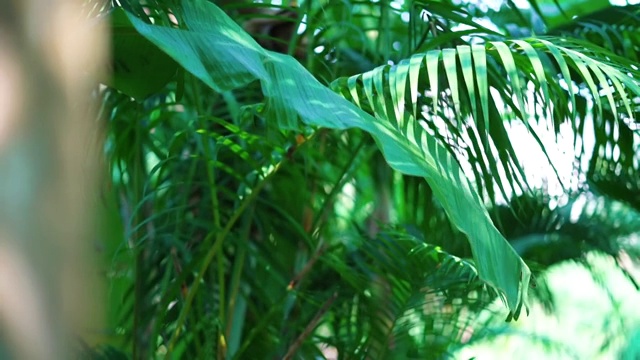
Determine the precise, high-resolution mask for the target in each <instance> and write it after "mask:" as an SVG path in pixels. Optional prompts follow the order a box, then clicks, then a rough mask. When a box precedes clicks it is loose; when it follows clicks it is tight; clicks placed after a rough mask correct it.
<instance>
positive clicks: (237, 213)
mask: <svg viewBox="0 0 640 360" xmlns="http://www.w3.org/2000/svg"><path fill="white" fill-rule="evenodd" d="M282 164H283V162H280V163H278V164H277V165H276V167H275V169H274V170H273V171H272V172H271V173H269V174H268V175H267V176H266V177H265V178H264V179H263V180H262V181H261V182H259V183H258V184H257V185H256V187H255V188H254V189H252V191H251V193H250V194H249V195H248V196H246V197H245V198H244V200H243V201H242V202H241V203H240V206H238V208H237V209H236V211H235V212H234V213H233V215H232V216H231V218H230V219H229V221H228V222H227V225H226V226H225V227H224V229H222V231H221V232H219V233H218V234H217V236H216V233H215V232H210V233H209V234H208V235H207V237H206V238H205V239H204V241H203V246H206V244H208V243H209V242H211V240H212V239H213V238H214V236H215V238H216V240H215V242H214V243H213V245H212V246H211V247H210V248H209V251H208V252H207V255H206V256H205V258H204V261H203V262H202V266H201V267H200V271H199V272H198V275H197V276H196V278H195V280H194V281H193V286H192V287H191V289H189V292H188V293H187V298H186V299H185V303H184V307H183V308H182V311H181V312H180V316H179V318H178V321H177V325H176V330H175V331H174V333H173V336H172V337H171V340H170V341H169V346H168V347H167V355H166V356H165V358H166V359H170V358H171V353H172V352H173V349H174V347H175V345H176V342H177V340H178V337H179V336H180V332H181V329H182V327H183V326H184V322H185V320H186V318H187V314H188V313H189V310H190V309H191V304H192V303H193V299H194V298H195V295H196V293H197V292H198V288H199V286H200V283H201V282H202V278H203V276H204V273H205V272H206V271H207V269H208V268H209V265H211V261H213V258H214V256H216V254H217V253H218V251H219V250H220V248H221V247H222V244H223V243H224V240H225V238H226V237H227V235H229V232H231V228H232V227H233V226H234V225H235V223H236V222H237V221H238V219H239V218H240V216H242V214H243V213H244V211H245V209H246V208H247V206H249V204H251V203H252V202H253V201H254V200H255V199H256V198H257V197H258V195H259V194H260V191H261V190H262V189H263V188H264V186H265V185H266V184H267V182H268V181H269V180H270V179H271V177H272V176H273V175H274V174H276V173H277V172H278V169H279V168H280V166H281V165H282Z"/></svg>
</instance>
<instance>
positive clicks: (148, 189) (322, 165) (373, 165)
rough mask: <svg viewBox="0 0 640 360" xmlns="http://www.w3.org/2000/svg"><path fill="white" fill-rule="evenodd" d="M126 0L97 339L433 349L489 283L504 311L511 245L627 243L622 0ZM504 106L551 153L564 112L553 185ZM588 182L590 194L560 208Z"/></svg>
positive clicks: (512, 294)
mask: <svg viewBox="0 0 640 360" xmlns="http://www.w3.org/2000/svg"><path fill="white" fill-rule="evenodd" d="M120 3H121V7H120V6H116V7H115V8H113V9H111V10H110V15H111V19H112V29H113V48H114V54H113V58H114V59H113V64H114V65H113V71H114V73H113V79H112V81H111V82H108V83H109V84H110V85H111V86H113V87H112V88H108V89H106V90H104V91H103V92H102V95H103V97H102V101H103V108H104V109H105V112H104V113H105V117H106V118H108V138H107V142H106V147H105V149H106V153H107V155H108V156H109V158H110V163H111V175H112V181H113V184H112V185H113V191H111V194H112V195H113V196H114V197H116V198H117V202H118V204H119V207H120V209H119V213H120V215H121V217H122V221H123V224H124V232H125V236H126V242H120V243H115V242H114V243H112V244H111V245H110V246H109V256H110V259H112V262H111V264H110V269H109V270H110V271H109V274H110V276H111V278H110V280H111V282H112V284H111V285H112V290H111V299H115V298H118V299H119V300H120V301H116V302H114V303H111V304H110V309H109V310H110V324H109V325H110V326H111V327H113V328H112V331H113V332H112V334H111V335H112V336H111V337H110V339H112V341H110V344H111V345H113V346H114V348H111V347H109V346H107V347H101V348H99V349H98V350H95V353H96V354H99V355H100V356H103V357H104V356H106V357H109V356H110V355H109V354H116V353H117V354H119V352H117V351H115V349H126V351H130V354H131V356H132V357H133V358H153V357H166V358H227V359H241V358H247V357H253V356H256V355H255V354H260V358H282V357H284V358H314V357H322V356H327V355H326V354H328V353H329V352H331V351H337V352H338V354H339V356H340V358H402V359H406V358H434V359H435V358H444V357H446V356H447V355H448V354H449V353H450V352H451V351H452V350H453V349H455V348H456V347H458V346H460V344H462V343H465V342H467V341H469V338H468V337H469V336H470V335H469V334H470V333H473V332H474V330H476V332H477V330H478V329H474V326H478V325H477V323H476V322H473V321H472V320H473V319H474V318H475V317H476V316H477V314H478V313H479V312H480V310H481V309H484V308H486V306H487V305H488V304H489V303H490V302H492V301H493V300H494V299H501V300H503V301H504V302H506V305H507V307H508V316H507V317H508V319H511V318H516V319H517V318H518V316H519V314H520V312H521V310H522V305H524V304H525V303H526V301H527V300H528V297H527V289H528V287H529V276H530V271H529V268H528V267H527V265H526V264H525V262H524V261H523V259H522V258H524V259H526V260H528V261H530V264H533V265H535V269H536V270H543V269H544V268H545V267H547V266H551V265H552V264H554V263H557V262H561V261H566V260H573V259H580V258H581V257H582V256H584V254H585V253H586V252H588V251H592V250H598V251H604V252H606V253H607V254H609V255H611V256H612V257H616V256H618V255H619V254H620V253H621V251H624V252H625V253H627V254H633V253H634V252H636V253H637V251H638V250H637V249H638V247H637V244H635V243H633V242H627V243H625V240H624V239H625V238H626V237H627V236H629V235H633V234H636V233H637V232H638V224H637V221H636V220H635V219H636V218H635V217H634V216H637V211H640V207H639V206H638V201H637V199H636V198H637V196H635V195H637V194H636V192H637V190H639V189H640V183H638V182H637V179H638V178H639V177H637V169H638V158H637V153H638V139H637V135H638V133H637V129H638V127H637V120H636V119H637V118H636V116H637V115H638V114H637V112H638V108H637V105H636V100H637V97H638V96H639V95H640V87H639V86H638V81H637V79H638V78H639V76H640V72H639V71H638V68H637V67H636V66H635V65H634V64H633V62H632V60H630V59H633V58H634V57H633V56H635V54H636V50H635V49H636V47H635V45H634V44H635V37H634V36H633V32H630V31H629V29H630V26H631V27H632V26H635V25H636V24H635V21H636V19H635V18H634V17H632V16H629V17H626V18H624V19H622V20H621V23H620V24H617V23H616V24H614V23H601V22H600V23H598V22H588V21H589V20H588V16H589V15H588V14H587V13H586V12H585V9H586V8H585V7H584V5H585V2H584V1H574V2H572V3H571V4H567V6H565V5H564V4H562V8H561V9H562V10H561V11H560V10H559V12H558V14H556V15H553V16H551V17H546V18H544V19H542V20H540V16H541V14H542V13H541V12H540V9H541V6H543V5H544V4H543V2H542V1H538V2H535V1H531V5H532V8H531V9H532V10H529V12H526V11H525V10H521V9H516V8H514V7H513V6H511V7H510V8H509V7H506V8H505V7H503V10H505V11H504V12H502V13H501V15H499V14H496V13H494V12H493V10H487V9H482V8H481V7H477V8H476V7H474V5H471V4H466V3H465V4H464V6H456V5H454V4H452V3H450V2H448V1H441V2H426V1H405V2H401V3H396V2H390V1H380V2H366V1H343V0H335V1H334V0H328V1H319V0H318V1H310V0H307V1H301V2H299V4H298V3H295V2H292V3H287V2H285V4H284V5H277V6H276V5H269V4H259V3H253V2H248V1H247V2H245V1H239V2H231V1H217V2H216V3H217V5H215V4H213V3H211V2H205V1H196V2H184V3H179V2H177V1H167V2H162V1H152V2H145V3H144V4H142V3H137V2H128V1H125V2H120ZM509 4H511V5H513V4H512V3H511V2H506V5H509ZM556 5H559V4H556ZM568 5H571V6H568ZM546 6H553V4H546ZM598 6H600V5H598ZM604 6H605V5H602V7H604ZM591 10H596V9H595V8H593V9H591ZM607 10H610V8H606V9H605V10H603V11H607ZM618 10H620V9H616V11H618ZM536 14H537V15H536ZM498 15H499V16H498ZM573 15H580V16H583V17H582V18H580V20H579V21H574V19H573ZM592 15H593V16H596V15H597V13H596V14H592ZM407 16H408V18H407ZM536 16H538V20H540V21H542V22H543V23H544V24H546V25H545V26H546V27H545V26H542V27H540V28H537V25H535V24H534V23H535V21H537V20H535V19H536ZM527 17H529V19H528V18H527ZM480 18H482V19H485V20H488V21H493V23H492V25H491V26H489V25H487V22H480V21H478V19H480ZM531 19H534V20H535V21H531ZM481 24H483V25H481ZM514 29H517V31H514ZM546 29H549V31H548V32H547V33H546V34H544V35H540V34H541V33H543V32H545V31H547V30H546ZM515 32H521V33H522V32H526V36H524V37H520V36H515V35H513V33H515ZM576 34H579V36H578V35H576ZM614 39H615V40H614ZM587 40H588V41H591V43H588V42H587ZM515 125H522V126H524V128H525V129H526V132H527V136H530V137H531V138H533V139H534V140H535V143H536V144H538V146H539V150H540V151H541V153H542V154H543V155H542V156H544V157H545V158H547V159H548V160H549V162H550V163H551V165H554V163H553V157H554V153H553V151H552V149H548V148H547V147H545V146H544V145H543V142H544V141H543V140H545V138H548V137H549V136H556V137H560V136H561V133H562V131H561V129H562V128H563V127H565V126H568V127H569V128H570V129H571V136H572V137H573V138H572V139H571V140H572V141H573V143H574V147H575V148H576V160H577V162H579V164H580V165H577V166H576V172H578V173H579V174H580V175H579V177H580V179H582V178H584V180H580V181H581V185H580V186H581V188H580V189H570V188H567V189H564V190H565V191H566V192H567V193H569V194H568V195H567V196H569V199H571V200H570V201H569V202H568V204H567V205H563V206H559V207H554V206H551V205H549V203H550V202H552V201H565V200H566V199H565V200H562V199H551V198H550V197H549V196H547V195H546V194H543V195H541V196H537V195H536V194H538V193H539V191H540V190H539V189H533V188H532V186H531V184H530V183H529V180H528V175H527V174H528V171H529V168H528V165H529V164H527V163H525V162H523V160H522V159H521V154H520V153H518V144H517V141H518V140H517V139H514V138H513V136H512V132H511V129H512V127H513V126H515ZM540 125H543V126H546V128H547V129H548V131H542V130H540V129H542V127H541V126H540ZM591 133H592V134H593V136H592V138H594V140H593V141H592V142H593V146H589V145H585V143H586V142H587V143H588V141H589V140H585V139H588V138H589V136H590V135H589V134H591ZM549 134H551V135H549ZM614 148H615V149H617V151H613V150H612V149H614ZM554 170H556V174H558V170H561V169H554ZM557 177H558V178H560V175H559V174H558V175H557ZM425 180H426V181H425ZM594 194H597V196H599V197H602V205H599V206H601V208H599V209H601V210H599V211H601V212H603V213H604V214H605V215H604V216H598V212H593V211H592V212H589V211H586V210H585V211H581V209H579V208H576V206H577V205H576V202H577V199H579V198H580V197H581V196H582V197H585V196H586V198H587V199H593V198H595V196H596V195H594ZM563 199H564V198H563ZM589 201H590V200H589ZM621 204H625V205H624V206H623V205H621ZM585 208H586V207H585ZM574 211H577V212H578V213H579V214H580V216H579V217H578V219H577V220H575V219H574V218H573V217H572V216H571V213H572V212H574ZM492 218H493V221H492ZM621 218H624V219H626V220H625V221H623V223H624V225H621V223H620V222H619V221H618V220H617V219H621ZM613 219H616V220H615V221H614V220H613ZM627 220H628V221H627ZM494 224H495V225H494ZM575 244H579V245H578V246H575ZM512 245H513V247H512ZM514 247H515V249H514ZM521 257H522V258H521ZM630 278H632V276H631V275H630ZM538 285H539V286H538V288H536V289H544V284H538ZM534 292H535V293H536V295H538V296H539V297H540V298H542V295H541V294H543V292H541V291H538V290H536V291H534ZM505 315H506V314H500V316H503V317H504V316H505ZM322 349H324V350H322ZM96 356H97V355H96Z"/></svg>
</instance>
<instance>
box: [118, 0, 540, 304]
mask: <svg viewBox="0 0 640 360" xmlns="http://www.w3.org/2000/svg"><path fill="white" fill-rule="evenodd" d="M129 18H130V20H131V22H132V23H133V25H134V26H135V28H136V30H137V31H139V32H140V33H141V34H142V35H143V36H145V37H146V38H147V39H149V40H150V41H151V42H153V43H154V44H156V45H157V46H158V47H159V48H160V49H162V50H163V51H164V52H165V53H167V54H168V55H169V56H171V57H172V58H174V60H176V61H177V62H178V63H179V64H180V65H182V66H183V67H184V68H185V69H186V70H188V71H189V72H191V73H192V74H194V75H195V76H196V77H198V78H199V79H200V80H202V81H203V82H204V83H205V84H207V85H208V86H210V87H211V88H212V89H214V90H216V91H219V92H223V91H227V90H231V89H235V88H238V87H241V86H245V85H246V84H248V83H250V82H251V81H254V80H260V81H261V84H262V86H263V91H264V94H265V97H266V100H267V102H266V105H265V115H266V117H267V118H270V119H274V120H275V121H277V122H278V124H279V126H280V127H281V128H283V129H297V128H299V124H298V118H300V119H302V120H303V121H304V122H306V123H308V124H311V125H317V126H324V127H329V128H335V129H344V128H347V127H357V128H360V129H363V130H365V131H367V132H369V133H371V134H372V135H373V136H374V138H375V139H376V140H377V142H378V145H379V146H380V148H381V149H382V151H383V153H384V154H385V157H386V159H387V161H388V162H389V164H390V165H391V166H392V167H393V168H395V169H397V170H399V171H402V172H404V173H407V174H411V175H417V176H424V177H425V178H427V180H428V181H429V182H430V184H431V185H432V188H433V189H434V193H435V194H436V196H437V197H438V199H439V200H440V202H441V203H442V204H443V206H444V208H445V209H446V210H447V213H448V215H449V216H450V217H451V219H452V222H453V223H454V224H455V225H456V226H457V227H458V228H459V229H461V230H462V231H463V232H464V233H465V234H467V236H469V238H470V241H471V244H472V248H473V252H474V257H475V259H476V261H477V262H478V267H479V272H480V276H481V277H482V278H483V279H484V280H485V281H487V282H488V283H489V284H491V285H492V286H495V287H497V288H498V289H500V291H501V294H502V296H504V298H505V300H506V301H507V302H508V304H509V308H510V309H511V311H512V312H513V314H514V315H515V316H516V317H517V315H518V313H519V312H520V309H521V306H522V304H523V301H524V299H525V298H526V296H524V294H525V293H526V287H527V282H528V277H529V272H528V269H527V267H526V265H524V263H523V262H522V260H520V259H519V258H518V257H517V256H516V255H515V253H514V252H513V250H512V249H511V248H510V247H509V246H508V244H507V243H506V241H505V240H504V238H502V236H501V235H500V234H499V233H498V231H497V230H496V229H495V227H494V226H493V225H492V224H491V222H490V221H489V218H488V215H487V213H486V210H485V209H484V207H483V206H482V204H481V202H480V199H479V197H478V195H477V193H476V192H475V190H474V189H473V187H471V186H470V185H469V183H468V181H467V180H466V178H465V177H464V175H463V173H462V171H461V170H460V167H459V165H458V164H457V163H456V161H455V160H454V159H453V158H452V157H451V156H450V154H449V153H448V152H447V151H446V150H445V149H444V148H443V147H442V146H441V145H440V144H438V143H437V142H436V141H434V139H432V137H430V136H427V134H426V133H425V132H424V131H422V130H420V129H409V132H405V131H406V130H404V129H403V131H398V129H397V128H396V127H395V126H393V125H391V124H390V122H389V121H387V120H384V121H382V120H380V119H377V120H376V119H375V118H373V117H371V116H370V115H368V114H366V113H365V112H363V111H362V110H360V109H359V108H357V107H355V106H353V105H352V104H350V103H348V102H346V101H345V100H344V99H341V98H340V97H339V96H338V95H336V94H335V93H333V92H331V91H330V90H329V89H327V88H325V87H323V86H322V85H320V83H318V82H317V81H316V80H315V79H314V78H313V77H312V76H310V74H309V73H308V72H306V70H304V68H302V67H301V66H300V64H299V63H297V62H295V61H293V59H291V58H290V57H286V56H283V55H280V54H276V53H272V52H268V51H266V50H264V49H262V48H261V47H260V45H258V44H257V43H256V42H255V41H254V40H253V39H251V38H250V37H249V36H248V35H247V34H246V33H245V32H244V31H243V30H242V29H241V28H240V27H239V26H238V25H237V24H236V23H234V22H233V21H232V20H231V19H229V18H228V17H227V16H226V14H224V13H223V12H222V11H221V10H220V9H218V8H217V7H215V6H214V5H212V4H207V5H204V4H201V5H197V6H195V7H194V6H191V5H187V4H185V7H184V19H183V20H184V22H185V23H184V24H183V27H185V28H186V29H180V30H179V29H172V28H169V27H162V26H154V25H149V24H146V23H144V22H142V21H140V20H138V19H136V18H135V17H133V16H130V17H129ZM211 18H215V19H218V21H215V22H212V21H208V20H209V19H211ZM205 49H206V51H205ZM376 84H377V85H382V83H381V82H376ZM400 90H401V91H403V90H404V89H400ZM356 104H359V102H358V101H356ZM414 131H415V132H414ZM498 269H500V270H498ZM521 281H522V283H521Z"/></svg>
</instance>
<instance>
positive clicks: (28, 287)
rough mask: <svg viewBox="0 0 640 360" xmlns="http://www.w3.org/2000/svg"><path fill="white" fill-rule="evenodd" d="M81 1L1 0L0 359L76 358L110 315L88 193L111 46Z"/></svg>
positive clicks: (90, 192)
mask: <svg viewBox="0 0 640 360" xmlns="http://www.w3.org/2000/svg"><path fill="white" fill-rule="evenodd" d="M82 4H83V2H82V1H81V0H23V1H17V0H14V1H6V0H0V8H1V9H2V11H0V299H1V300H0V358H5V357H9V358H16V359H64V358H70V353H69V351H70V347H69V346H70V345H71V344H72V343H71V341H72V340H73V338H74V337H77V336H80V335H83V334H84V333H86V332H87V330H88V329H91V328H94V327H95V326H97V325H98V324H99V320H100V317H101V312H102V311H101V310H100V308H99V307H98V304H97V301H96V300H98V296H99V294H100V292H99V291H97V290H98V288H97V286H96V284H97V281H96V280H97V277H96V276H95V275H97V274H96V272H95V270H94V269H92V267H91V265H92V261H91V253H90V252H89V250H90V246H91V243H92V241H91V238H90V237H89V236H88V235H89V233H88V230H89V227H88V226H87V225H88V224H90V222H91V220H92V219H91V216H90V213H91V211H89V210H90V209H89V207H88V206H89V205H90V204H89V203H88V202H87V200H88V199H90V195H91V194H92V193H94V192H95V189H94V186H93V183H94V180H95V174H96V171H97V170H98V169H97V167H96V166H95V164H96V163H97V161H96V160H97V159H98V156H99V154H100V149H99V148H98V147H96V144H98V141H96V140H97V132H96V128H97V127H96V126H95V125H96V120H95V119H96V117H95V112H93V111H92V109H91V98H90V96H91V92H92V89H95V87H96V83H97V81H96V79H97V77H96V76H97V73H98V70H99V69H101V68H102V61H103V59H104V58H105V49H106V46H105V32H104V31H103V29H102V25H101V24H98V23H95V21H90V20H89V18H88V17H87V16H83V12H82ZM92 277H93V279H92Z"/></svg>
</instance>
